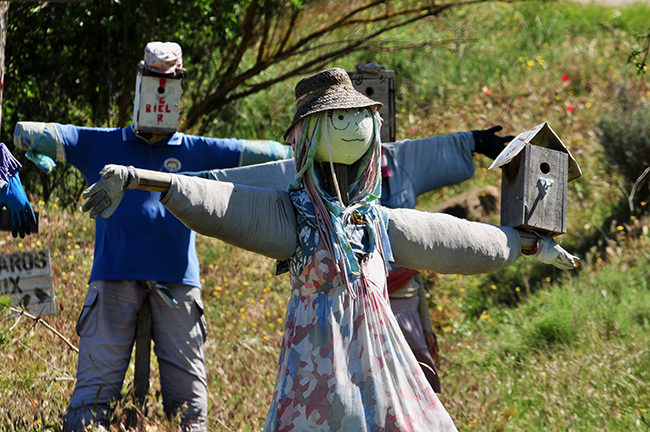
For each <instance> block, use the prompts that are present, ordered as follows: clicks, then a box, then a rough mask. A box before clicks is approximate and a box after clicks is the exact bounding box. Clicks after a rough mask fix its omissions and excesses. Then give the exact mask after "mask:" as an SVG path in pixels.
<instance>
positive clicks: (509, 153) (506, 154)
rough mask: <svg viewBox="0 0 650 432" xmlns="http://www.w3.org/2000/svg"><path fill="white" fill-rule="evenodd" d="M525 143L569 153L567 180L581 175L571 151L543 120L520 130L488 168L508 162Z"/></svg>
mask: <svg viewBox="0 0 650 432" xmlns="http://www.w3.org/2000/svg"><path fill="white" fill-rule="evenodd" d="M526 145H536V146H540V147H544V148H548V149H551V150H557V151H561V152H563V153H566V154H568V155H569V176H568V177H569V178H568V181H572V180H575V179H577V178H578V177H580V176H581V175H582V170H581V169H580V166H578V163H577V162H576V160H575V159H574V158H573V155H571V152H570V151H569V149H568V148H567V146H565V145H564V143H563V142H562V140H561V139H560V137H558V136H557V134H556V133H555V131H553V129H551V126H549V124H548V123H546V122H544V123H542V124H539V125H537V126H535V127H534V128H532V129H530V130H527V131H526V132H522V133H520V134H519V135H517V136H516V137H515V139H513V140H512V141H510V144H508V145H507V146H506V148H505V149H503V151H502V152H501V153H500V154H499V156H497V158H496V159H494V162H493V163H492V165H490V168H489V169H492V168H496V167H500V166H503V165H506V164H508V163H509V162H510V161H511V160H513V159H514V158H515V156H517V155H518V154H519V152H521V151H522V150H523V149H524V147H526Z"/></svg>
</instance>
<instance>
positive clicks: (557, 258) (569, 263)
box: [535, 233, 580, 270]
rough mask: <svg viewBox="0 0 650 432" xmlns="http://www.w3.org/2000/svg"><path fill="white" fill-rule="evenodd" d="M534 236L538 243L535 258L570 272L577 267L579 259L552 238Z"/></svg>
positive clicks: (542, 235)
mask: <svg viewBox="0 0 650 432" xmlns="http://www.w3.org/2000/svg"><path fill="white" fill-rule="evenodd" d="M536 234H537V236H538V242H537V253H536V254H535V258H537V259H538V260H540V261H541V262H543V263H545V264H552V265H554V266H555V267H557V268H559V269H562V270H571V269H573V268H575V267H578V263H579V262H580V258H578V257H577V256H575V255H571V254H570V253H569V252H567V251H565V250H564V249H563V248H562V246H560V245H559V244H557V243H556V242H555V240H553V237H551V236H548V235H544V234H538V233H536Z"/></svg>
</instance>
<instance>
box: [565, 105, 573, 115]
mask: <svg viewBox="0 0 650 432" xmlns="http://www.w3.org/2000/svg"><path fill="white" fill-rule="evenodd" d="M566 110H567V112H568V113H569V114H571V113H572V112H573V110H574V108H573V106H571V105H567V106H566Z"/></svg>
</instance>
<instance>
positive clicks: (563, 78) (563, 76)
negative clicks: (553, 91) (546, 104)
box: [562, 73, 571, 82]
mask: <svg viewBox="0 0 650 432" xmlns="http://www.w3.org/2000/svg"><path fill="white" fill-rule="evenodd" d="M562 81H564V82H568V81H571V77H570V76H569V75H567V74H565V73H563V74H562Z"/></svg>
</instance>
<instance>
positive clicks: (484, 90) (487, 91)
mask: <svg viewBox="0 0 650 432" xmlns="http://www.w3.org/2000/svg"><path fill="white" fill-rule="evenodd" d="M483 93H485V94H486V95H488V96H491V95H492V90H490V89H489V88H487V87H483Z"/></svg>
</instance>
